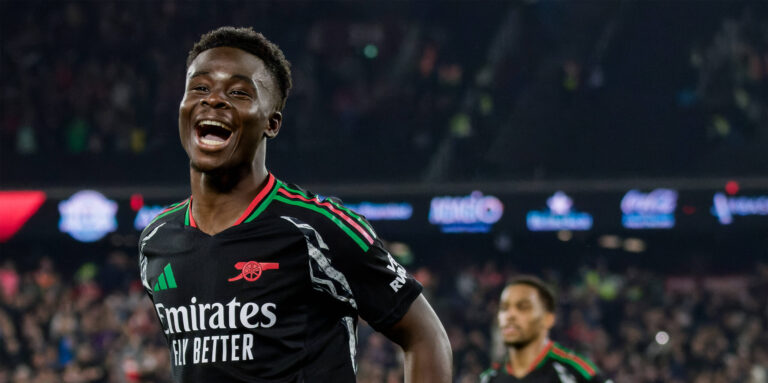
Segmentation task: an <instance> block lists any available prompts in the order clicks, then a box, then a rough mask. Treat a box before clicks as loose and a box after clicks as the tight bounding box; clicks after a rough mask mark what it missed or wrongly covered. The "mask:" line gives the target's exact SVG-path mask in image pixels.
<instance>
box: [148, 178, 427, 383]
mask: <svg viewBox="0 0 768 383" xmlns="http://www.w3.org/2000/svg"><path fill="white" fill-rule="evenodd" d="M192 203H194V201H191V200H190V199H188V200H185V201H183V202H181V203H178V204H176V205H174V206H171V207H170V208H168V209H167V210H166V211H164V212H163V213H161V214H160V215H159V216H158V217H157V218H156V219H155V220H154V221H153V222H152V223H150V224H149V225H148V226H147V227H146V228H145V229H144V231H143V232H142V234H141V238H140V240H139V247H140V251H139V263H140V268H141V278H142V283H143V284H144V288H145V289H146V291H147V293H148V294H149V296H150V298H151V299H152V302H153V303H154V305H155V312H156V314H157V316H158V318H159V319H160V323H161V324H162V327H163V331H164V333H165V336H166V338H167V340H168V346H169V348H170V356H171V364H172V373H173V380H174V381H176V382H231V381H243V382H266V381H269V382H354V381H355V372H356V367H355V352H356V340H357V339H356V338H357V317H358V315H360V316H361V317H362V318H364V319H365V320H366V321H367V322H368V323H369V324H371V326H372V327H373V328H375V329H377V330H385V329H387V328H389V327H391V326H392V325H393V324H395V323H397V322H398V321H399V320H400V319H401V318H402V317H403V315H405V313H406V312H407V310H408V308H409V307H410V305H411V303H412V302H413V300H414V299H416V298H417V297H418V295H419V294H420V293H421V289H422V287H421V285H420V284H419V283H418V282H417V281H416V280H414V279H413V278H412V277H411V276H410V275H409V274H407V273H406V271H405V270H404V269H403V268H402V266H400V265H399V264H398V263H397V262H396V261H395V259H393V258H392V256H391V255H389V253H387V251H386V250H384V249H383V248H382V244H381V241H380V240H379V239H378V238H377V236H376V233H375V232H374V231H373V229H372V228H371V227H370V225H369V224H368V222H367V221H366V220H365V219H364V218H363V217H360V216H358V215H356V214H355V213H354V212H352V211H350V210H348V209H346V208H345V207H344V206H343V205H341V204H340V203H339V202H338V201H335V200H330V199H324V200H320V199H319V198H317V197H316V196H314V195H311V194H309V193H308V192H306V191H304V190H302V189H300V188H299V187H297V186H293V185H286V184H283V183H282V182H280V181H279V180H277V179H275V178H274V176H272V175H271V174H270V175H269V179H268V182H267V185H266V187H265V188H264V189H263V190H262V191H261V192H260V193H259V195H257V196H256V197H255V198H254V200H253V202H252V203H251V204H250V206H249V207H248V209H247V211H245V212H244V213H243V215H242V216H241V217H240V219H239V220H238V221H237V223H236V224H235V225H234V226H232V227H230V228H228V229H226V230H224V231H222V232H220V233H218V234H216V235H213V236H210V235H208V234H205V233H203V232H202V231H200V230H198V229H197V225H196V223H195V220H194V217H193V216H192V215H191V210H190V206H191V204H192Z"/></svg>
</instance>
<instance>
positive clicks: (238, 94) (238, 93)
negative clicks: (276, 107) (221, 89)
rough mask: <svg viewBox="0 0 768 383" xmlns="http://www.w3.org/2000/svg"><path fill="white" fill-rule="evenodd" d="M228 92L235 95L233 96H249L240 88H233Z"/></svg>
mask: <svg viewBox="0 0 768 383" xmlns="http://www.w3.org/2000/svg"><path fill="white" fill-rule="evenodd" d="M230 94H232V95H235V96H242V97H251V94H250V93H248V92H246V91H244V90H240V89H235V90H233V91H231V92H230Z"/></svg>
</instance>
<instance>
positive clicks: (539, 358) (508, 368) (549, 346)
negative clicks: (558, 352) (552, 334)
mask: <svg viewBox="0 0 768 383" xmlns="http://www.w3.org/2000/svg"><path fill="white" fill-rule="evenodd" d="M553 344H554V342H552V341H551V340H549V341H547V345H546V346H544V348H543V349H542V350H541V352H539V355H538V356H537V357H536V359H534V360H533V363H531V366H530V367H528V372H526V375H527V374H530V373H531V372H532V371H533V370H535V369H536V368H538V367H539V365H540V364H541V362H543V361H544V358H546V357H547V354H549V350H551V349H552V345H553ZM504 369H505V370H506V372H507V374H509V375H514V370H513V369H512V365H511V364H510V363H509V357H507V361H506V363H504Z"/></svg>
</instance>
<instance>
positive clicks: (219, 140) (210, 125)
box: [195, 120, 232, 147]
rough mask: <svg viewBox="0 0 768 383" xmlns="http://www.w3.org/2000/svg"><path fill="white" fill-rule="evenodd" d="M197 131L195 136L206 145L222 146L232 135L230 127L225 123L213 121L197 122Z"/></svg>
mask: <svg viewBox="0 0 768 383" xmlns="http://www.w3.org/2000/svg"><path fill="white" fill-rule="evenodd" d="M195 130H196V131H197V137H198V139H199V141H200V143H202V144H204V145H207V146H214V147H215V146H222V145H224V144H226V143H227V141H228V140H229V137H231V136H232V129H231V128H230V127H229V126H227V125H226V124H224V123H222V122H219V121H213V120H203V121H200V122H198V123H197V125H196V126H195Z"/></svg>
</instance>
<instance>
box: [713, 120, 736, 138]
mask: <svg viewBox="0 0 768 383" xmlns="http://www.w3.org/2000/svg"><path fill="white" fill-rule="evenodd" d="M712 125H713V126H714V127H715V132H716V133H717V134H718V135H720V136H722V137H725V136H727V135H729V134H731V123H730V122H728V120H726V119H725V118H724V117H723V116H720V115H717V116H715V117H714V118H713V119H712Z"/></svg>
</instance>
